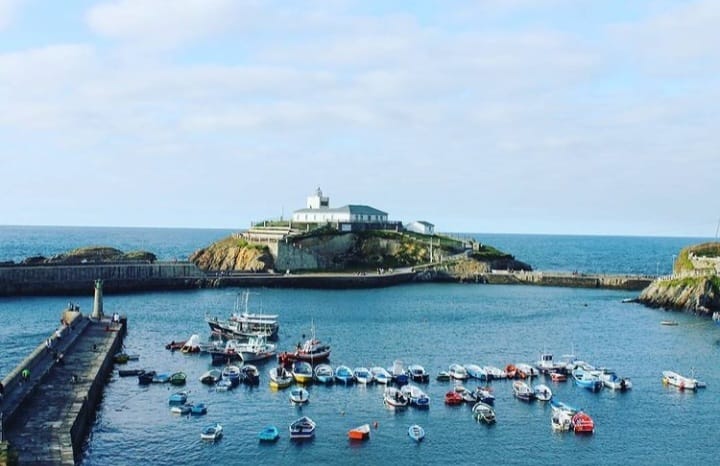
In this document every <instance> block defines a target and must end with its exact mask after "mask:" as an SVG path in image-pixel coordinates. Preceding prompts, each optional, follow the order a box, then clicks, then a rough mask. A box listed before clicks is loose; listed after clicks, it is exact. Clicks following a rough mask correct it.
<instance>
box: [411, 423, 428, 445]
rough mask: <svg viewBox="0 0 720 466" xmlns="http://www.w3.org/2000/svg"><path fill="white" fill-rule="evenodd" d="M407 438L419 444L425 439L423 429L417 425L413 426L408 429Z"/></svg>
mask: <svg viewBox="0 0 720 466" xmlns="http://www.w3.org/2000/svg"><path fill="white" fill-rule="evenodd" d="M408 436H409V437H410V438H411V439H413V440H415V441H416V442H420V441H421V440H422V439H424V438H425V429H423V428H422V427H421V426H419V425H417V424H413V425H411V426H410V427H409V428H408Z"/></svg>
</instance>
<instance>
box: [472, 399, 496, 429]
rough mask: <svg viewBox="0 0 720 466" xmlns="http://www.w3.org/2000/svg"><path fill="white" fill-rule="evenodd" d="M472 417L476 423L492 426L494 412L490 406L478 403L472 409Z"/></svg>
mask: <svg viewBox="0 0 720 466" xmlns="http://www.w3.org/2000/svg"><path fill="white" fill-rule="evenodd" d="M472 413H473V417H474V418H475V420H477V421H478V422H484V423H486V424H493V423H494V422H495V410H494V409H493V408H492V406H490V405H488V404H485V403H483V402H482V401H478V402H477V403H476V404H475V405H474V406H473V408H472Z"/></svg>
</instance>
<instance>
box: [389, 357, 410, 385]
mask: <svg viewBox="0 0 720 466" xmlns="http://www.w3.org/2000/svg"><path fill="white" fill-rule="evenodd" d="M388 372H390V375H391V376H392V381H393V382H394V383H395V384H396V385H398V386H402V385H405V384H406V383H408V380H410V377H409V376H408V373H407V371H405V366H404V365H403V362H402V361H401V360H400V359H396V360H395V361H393V365H392V367H391V368H390V370H389V371H388Z"/></svg>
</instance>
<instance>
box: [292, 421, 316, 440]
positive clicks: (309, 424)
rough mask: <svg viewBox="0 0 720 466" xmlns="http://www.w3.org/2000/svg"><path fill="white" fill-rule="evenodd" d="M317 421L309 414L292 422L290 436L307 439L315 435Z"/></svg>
mask: <svg viewBox="0 0 720 466" xmlns="http://www.w3.org/2000/svg"><path fill="white" fill-rule="evenodd" d="M315 427H316V425H315V422H314V421H313V420H312V419H310V418H309V417H307V416H303V417H301V418H300V419H297V420H295V421H293V422H292V423H291V424H290V427H289V429H290V438H291V439H293V440H305V439H310V438H313V437H314V436H315Z"/></svg>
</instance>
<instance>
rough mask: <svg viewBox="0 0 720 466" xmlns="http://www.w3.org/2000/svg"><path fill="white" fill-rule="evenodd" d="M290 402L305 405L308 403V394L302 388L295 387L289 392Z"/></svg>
mask: <svg viewBox="0 0 720 466" xmlns="http://www.w3.org/2000/svg"><path fill="white" fill-rule="evenodd" d="M289 396H290V402H291V403H293V404H296V405H301V404H305V403H307V402H308V401H310V393H308V391H307V390H305V389H304V388H302V387H295V388H293V389H292V390H290V395H289Z"/></svg>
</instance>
